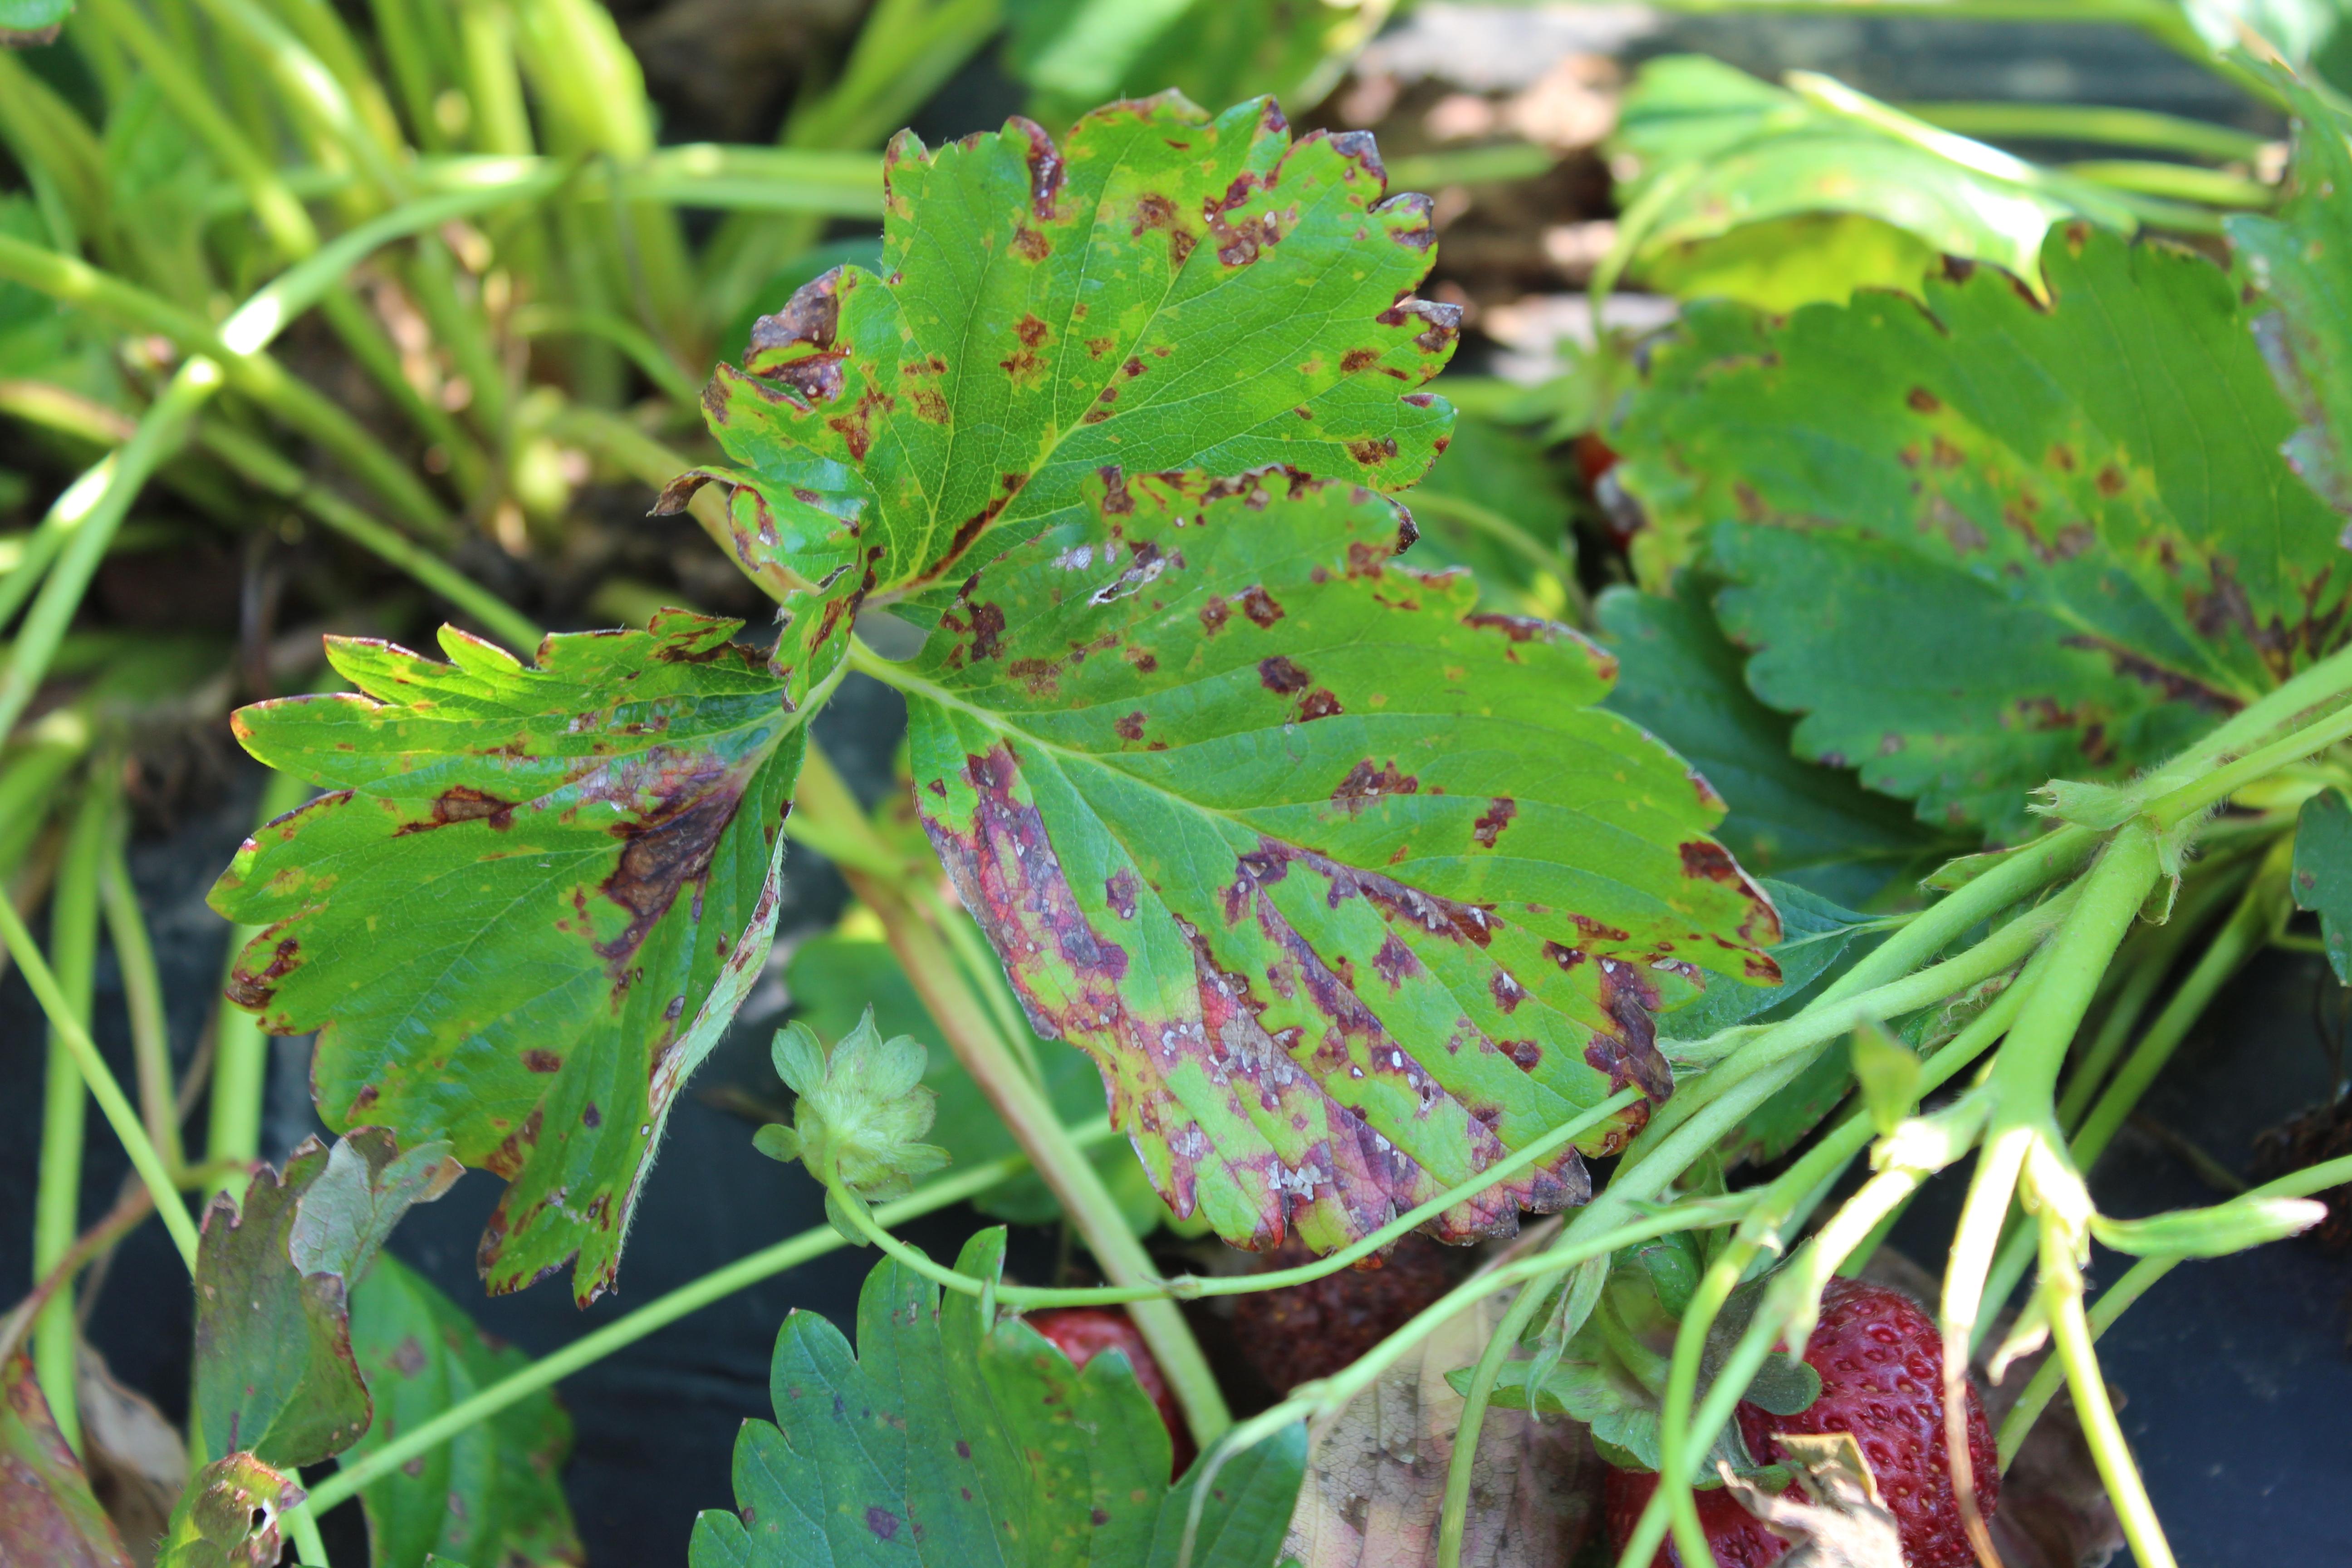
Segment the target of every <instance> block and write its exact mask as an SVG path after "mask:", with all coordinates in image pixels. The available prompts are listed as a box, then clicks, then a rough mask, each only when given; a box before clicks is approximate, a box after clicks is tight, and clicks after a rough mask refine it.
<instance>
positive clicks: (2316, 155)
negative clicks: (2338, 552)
mask: <svg viewBox="0 0 2352 1568" xmlns="http://www.w3.org/2000/svg"><path fill="white" fill-rule="evenodd" d="M2268 74H2269V75H2270V76H2271V78H2272V79H2273V81H2274V82H2275V83H2276V84H2277V86H2278V87H2279V89H2280V90H2282V91H2283V92H2284V93H2285V94H2286V96H2287V100H2288V102H2289V103H2290V104H2292V105H2293V107H2294V112H2295V116H2296V119H2297V121H2299V123H2298V125H2297V127H2296V132H2295V138H2294V163H2293V164H2292V165H2291V166H2290V167H2289V170H2288V175H2287V197H2286V199H2285V200H2284V201H2283V202H2281V203H2280V204H2279V205H2278V209H2277V212H2276V215H2275V216H2252V215H2242V216H2234V217H2231V218H2230V219H2229V220H2227V226H2228V229H2229V232H2230V241H2231V245H2232V246H2233V247H2235V248H2236V251H2237V256H2238V260H2239V262H2240V265H2241V267H2242V271H2243V275H2244V278H2245V279H2246V281H2247V283H2248V284H2249V285H2251V286H2252V288H2253V289H2257V290H2259V291H2260V293H2261V294H2262V296H2263V305H2264V306H2265V307H2267V308H2266V309H2263V310H2262V311H2261V313H2259V314H2258V315H2256V316H2255V318H2254V336H2255V340H2256V342H2259V343H2260V344H2261V345H2262V352H2263V359H2264V360H2265V361H2266V362H2267V363H2269V365H2270V369H2271V374H2272V376H2273V379H2275V380H2276V381H2277V383H2278V388H2279V391H2280V392H2281V393H2283V394H2284V395H2285V397H2286V400H2287V404H2288V405H2289V406H2290V407H2292V408H2293V409H2294V416H2295V421H2296V428H2295V432H2294V436H2292V437H2289V439H2288V441H2287V443H2286V455H2287V460H2288V461H2289V462H2291V463H2293V464H2294V469H2295V472H2297V473H2299V474H2301V475H2302V476H2303V477H2304V479H2305V480H2307V481H2309V483H2310V485H2311V488H2312V489H2315V490H2317V491H2318V492H2319V493H2320V494H2321V495H2322V496H2323V497H2325V498H2326V501H2327V504H2328V505H2330V506H2332V507H2334V508H2335V509H2336V510H2337V511H2339V512H2352V144H2347V142H2346V141H2345V132H2346V128H2347V122H2346V119H2345V117H2344V115H2343V114H2342V113H2340V112H2339V111H2338V110H2336V109H2335V108H2333V107H2331V106H2330V105H2329V104H2328V103H2327V102H2326V100H2324V99H2322V98H2321V97H2320V96H2319V95H2318V94H2317V93H2315V92H2314V91H2313V90H2311V89H2309V88H2307V87H2305V86H2304V85H2303V84H2302V83H2300V82H2298V81H2296V80H2294V79H2293V78H2291V77H2288V76H2287V75H2285V73H2284V72H2280V71H2275V70H2273V71H2271V72H2269V73H2268Z"/></svg>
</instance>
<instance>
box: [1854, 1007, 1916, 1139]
mask: <svg viewBox="0 0 2352 1568" xmlns="http://www.w3.org/2000/svg"><path fill="white" fill-rule="evenodd" d="M1853 1077H1854V1081H1855V1082H1856V1083H1858V1084H1860V1085H1861V1086H1862V1103H1863V1105H1864V1108H1865V1109H1867V1110H1869V1112H1870V1122H1871V1125H1872V1126H1874V1127H1875V1128H1877V1129H1878V1131H1879V1133H1880V1135H1881V1136H1882V1137H1883V1136H1885V1134H1887V1133H1889V1132H1892V1131H1895V1126H1896V1124H1897V1123H1899V1122H1901V1121H1902V1120H1903V1119H1904V1118H1905V1117H1906V1116H1908V1115H1910V1114H1911V1107H1912V1105H1913V1103H1914V1102H1915V1101H1916V1100H1917V1099H1918V1098H1919V1058H1918V1057H1916V1055H1914V1054H1913V1053H1912V1051H1911V1048H1910V1047H1907V1046H1906V1045H1905V1044H1904V1043H1903V1042H1902V1041H1900V1040H1898V1039H1896V1038H1895V1037H1894V1036H1892V1035H1890V1034H1888V1033H1887V1032H1886V1031H1885V1029H1882V1028H1880V1027H1879V1026H1877V1025H1875V1024H1863V1025H1859V1026H1856V1027H1855V1029H1854V1031H1853Z"/></svg>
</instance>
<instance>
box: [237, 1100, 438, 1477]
mask: <svg viewBox="0 0 2352 1568" xmlns="http://www.w3.org/2000/svg"><path fill="white" fill-rule="evenodd" d="M457 1174H458V1167H457V1162H455V1161H454V1160H451V1159H450V1158H449V1157H448V1150H447V1147H446V1145H443V1144H437V1143H435V1144H426V1145H425V1146H423V1147H420V1148H415V1149H410V1150H406V1151H402V1150H398V1149H396V1148H394V1144H393V1140H392V1136H391V1134H389V1133H387V1132H385V1131H383V1129H382V1128H380V1127H363V1128H362V1129H360V1130H359V1131H356V1132H353V1133H352V1134H350V1135H349V1136H348V1137H344V1138H339V1139H337V1140H336V1141H335V1145H334V1147H333V1148H332V1149H331V1150H330V1149H328V1148H327V1147H326V1146H325V1145H323V1144H321V1143H320V1142H319V1141H318V1140H317V1139H315V1138H311V1139H307V1140H305V1141H304V1142H303V1144H302V1146H301V1147H300V1148H299V1149H297V1150H295V1151H294V1152H293V1154H292V1156H291V1157H289V1159H288V1160H287V1162H286V1170H285V1173H284V1174H283V1175H282V1176H281V1175H279V1174H278V1173H277V1172H275V1171H272V1170H270V1169H269V1168H268V1166H264V1167H262V1168H261V1170H260V1171H258V1172H257V1173H256V1174H255V1175H254V1178H253V1182H252V1184H251V1185H249V1186H248V1187H247V1189H246V1193H245V1201H244V1203H243V1204H242V1205H239V1204H238V1203H237V1202H236V1200H234V1199H232V1198H230V1197H228V1196H227V1195H226V1194H224V1195H222V1196H220V1197H218V1198H215V1199H214V1200H213V1206H212V1208H211V1210H210V1211H209V1212H208V1213H207V1214H206V1215H205V1228H204V1234H203V1236H202V1237H200V1238H199V1242H198V1246H197V1249H196V1285H195V1289H196V1370H195V1391H194V1414H193V1425H194V1430H195V1435H196V1436H198V1437H200V1438H201V1440H202V1441H201V1444H200V1447H202V1449H203V1451H204V1453H205V1455H206V1456H208V1457H210V1458H215V1459H217V1458H227V1457H228V1456H229V1455H232V1454H236V1453H246V1454H250V1455H252V1456H253V1457H254V1458H257V1460H259V1461H260V1462H262V1463H263V1464H267V1465H270V1466H273V1467H275V1468H278V1469H284V1470H291V1469H293V1468H295V1467H297V1466H300V1465H314V1464H317V1463H318V1462H319V1461H320V1460H321V1459H324V1458H329V1457H331V1456H332V1455H335V1454H339V1453H341V1451H342V1450H343V1449H345V1448H347V1447H351V1445H352V1442H353V1441H354V1440H355V1439H357V1438H358V1436H359V1435H360V1434H361V1433H362V1432H364V1431H366V1430H367V1426H368V1392H367V1385H366V1384H365V1383H364V1382H362V1379H361V1376H360V1370H359V1367H358V1365H357V1363H354V1362H353V1360H352V1339H351V1326H350V1323H349V1321H348V1319H347V1312H348V1310H349V1300H350V1292H351V1287H352V1280H353V1279H356V1278H357V1275H358V1271H359V1270H361V1269H363V1268H366V1267H367V1264H368V1262H369V1260H370V1259H371V1258H373V1257H374V1256H375V1252H376V1249H377V1248H378V1247H381V1246H382V1245H383V1238H384V1237H385V1236H386V1235H387V1234H389V1232H390V1231H391V1229H392V1227H393V1226H394V1224H395V1223H396V1222H397V1221H398V1220H399V1218H400V1216H401V1215H402V1214H403V1213H404V1211H405V1210H406V1209H407V1208H408V1206H409V1205H411V1204H415V1203H430V1202H432V1201H433V1200H434V1199H436V1198H438V1197H439V1196H440V1195H441V1194H443V1193H445V1192H446V1191H447V1190H448V1189H449V1185H450V1184H451V1183H453V1182H455V1181H456V1180H457Z"/></svg>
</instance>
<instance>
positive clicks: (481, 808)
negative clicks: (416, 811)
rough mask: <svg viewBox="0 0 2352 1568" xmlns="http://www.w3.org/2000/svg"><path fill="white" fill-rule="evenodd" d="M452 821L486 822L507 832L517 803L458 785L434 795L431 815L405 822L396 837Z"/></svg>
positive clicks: (511, 824)
mask: <svg viewBox="0 0 2352 1568" xmlns="http://www.w3.org/2000/svg"><path fill="white" fill-rule="evenodd" d="M453 822H487V823H488V824H489V825H490V826H492V827H493V828H496V829H497V830H499V832H504V831H505V830H506V829H508V828H509V827H512V826H514V802H512V801H510V800H500V799H499V797H498V796H496V795H486V794H484V793H483V792H482V791H480V790H478V789H473V788H470V787H468V786H467V785H465V784H458V785H457V786H456V787H455V788H452V789H446V790H444V791H442V792H441V793H440V794H439V795H436V796H434V797H433V815H432V816H431V817H429V818H427V819H426V820H425V821H423V822H409V823H403V824H402V825H401V826H400V827H399V828H398V829H397V830H396V831H395V833H394V837H399V836H400V835H402V834H407V833H425V832H429V831H430V830H432V829H433V828H436V827H446V826H449V825H450V824H451V823H453Z"/></svg>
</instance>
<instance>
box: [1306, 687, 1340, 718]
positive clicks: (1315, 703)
mask: <svg viewBox="0 0 2352 1568" xmlns="http://www.w3.org/2000/svg"><path fill="white" fill-rule="evenodd" d="M1346 711H1347V710H1346V709H1345V708H1343V707H1341V706H1340V704H1339V698H1338V697H1336V696H1334V695H1333V694H1332V693H1331V691H1330V690H1329V689H1328V688H1325V687H1320V686H1318V687H1317V688H1316V689H1314V690H1312V691H1310V692H1308V693H1307V695H1306V696H1304V697H1302V698H1300V699H1299V700H1298V721H1299V722H1300V723H1302V724H1303V723H1306V722H1307V721H1309V720H1313V719H1329V718H1332V717H1334V716H1336V715H1338V714H1340V713H1344V712H1346Z"/></svg>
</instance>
